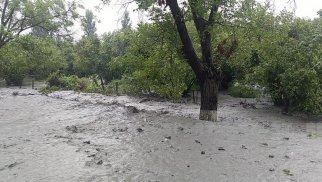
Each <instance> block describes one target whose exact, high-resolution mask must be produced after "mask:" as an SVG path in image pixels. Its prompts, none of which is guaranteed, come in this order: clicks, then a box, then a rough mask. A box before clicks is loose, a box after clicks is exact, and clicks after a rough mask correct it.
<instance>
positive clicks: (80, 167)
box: [0, 88, 322, 182]
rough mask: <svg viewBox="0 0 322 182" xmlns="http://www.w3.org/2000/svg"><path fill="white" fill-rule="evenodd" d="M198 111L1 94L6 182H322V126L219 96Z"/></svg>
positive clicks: (0, 146)
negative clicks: (204, 113)
mask: <svg viewBox="0 0 322 182" xmlns="http://www.w3.org/2000/svg"><path fill="white" fill-rule="evenodd" d="M198 108H199V106H198V105H195V104H189V103H181V104H173V103H170V102H160V101H153V100H150V99H146V98H133V97H128V96H114V97H113V96H109V97H108V96H102V95H100V94H85V93H82V94H79V93H75V92H71V91H68V92H67V91H65V92H55V93H52V94H50V95H49V96H44V95H40V94H39V93H38V92H37V91H34V90H29V89H9V88H1V89H0V181H3V182H11V181H28V182H29V181H46V182H47V181H86V182H87V181H94V182H98V181H160V182H163V181H184V182H185V181H205V182H207V181H247V182H248V181H312V182H313V181H317V182H318V181H321V180H322V173H321V171H322V123H321V122H319V120H318V119H315V120H309V119H306V118H305V117H299V116H297V117H295V116H286V115H282V114H281V113H280V112H279V109H278V108H275V107H273V106H271V104H269V103H267V102H259V103H256V102H255V101H254V100H244V99H236V98H232V97H230V96H228V95H220V106H219V113H218V115H219V122H217V123H212V122H205V121H199V120H197V119H196V118H197V116H198Z"/></svg>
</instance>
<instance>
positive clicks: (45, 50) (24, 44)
mask: <svg viewBox="0 0 322 182" xmlns="http://www.w3.org/2000/svg"><path fill="white" fill-rule="evenodd" d="M17 50H19V51H18V52H17ZM0 51H1V56H0V64H1V68H2V70H0V72H2V75H3V76H4V78H5V79H6V81H7V82H8V83H15V84H21V83H22V80H23V78H24V77H25V75H35V76H36V77H38V78H44V77H46V76H48V75H49V74H50V73H51V72H53V71H56V70H59V69H62V68H64V67H65V64H64V59H63V57H62V55H61V52H60V50H59V48H58V47H57V45H56V43H55V42H54V41H53V40H51V39H48V38H42V39H37V38H34V37H32V36H22V37H20V38H18V39H15V40H14V41H11V42H10V43H8V44H6V45H5V46H4V47H3V48H1V49H0Z"/></svg>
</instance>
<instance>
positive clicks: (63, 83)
mask: <svg viewBox="0 0 322 182" xmlns="http://www.w3.org/2000/svg"><path fill="white" fill-rule="evenodd" d="M47 83H48V87H47V88H46V89H47V90H48V91H51V90H53V91H56V90H59V89H61V90H75V91H88V90H90V89H91V88H88V87H90V86H91V83H90V80H89V79H88V78H78V77H77V76H75V75H71V76H65V75H63V74H61V73H59V72H54V73H52V74H50V75H49V77H48V79H47ZM52 88H54V89H52ZM57 88H59V89H57Z"/></svg>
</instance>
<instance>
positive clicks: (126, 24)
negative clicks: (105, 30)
mask: <svg viewBox="0 0 322 182" xmlns="http://www.w3.org/2000/svg"><path fill="white" fill-rule="evenodd" d="M121 24H122V30H124V29H130V28H131V26H132V23H131V18H130V14H129V12H128V11H127V10H125V11H124V13H123V16H122V20H121Z"/></svg>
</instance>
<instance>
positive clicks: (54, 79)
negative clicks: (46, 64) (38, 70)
mask: <svg viewBox="0 0 322 182" xmlns="http://www.w3.org/2000/svg"><path fill="white" fill-rule="evenodd" d="M61 77H62V74H61V73H59V72H58V71H56V72H54V73H51V74H50V75H49V76H48V78H47V83H48V86H49V87H54V86H56V87H61V86H62V83H61V80H60V78H61Z"/></svg>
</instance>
